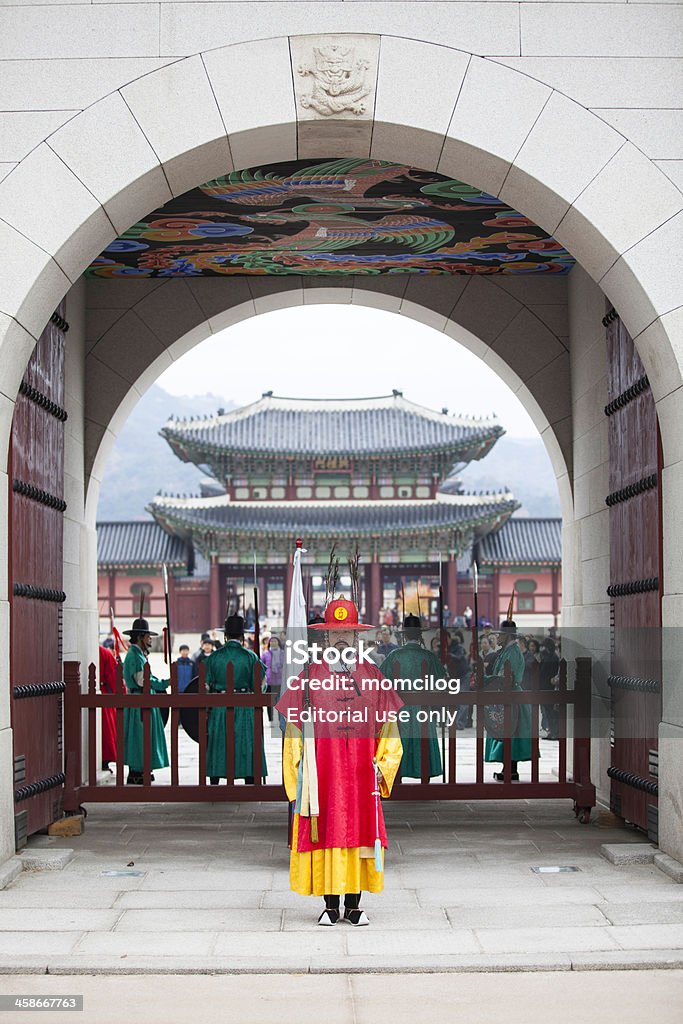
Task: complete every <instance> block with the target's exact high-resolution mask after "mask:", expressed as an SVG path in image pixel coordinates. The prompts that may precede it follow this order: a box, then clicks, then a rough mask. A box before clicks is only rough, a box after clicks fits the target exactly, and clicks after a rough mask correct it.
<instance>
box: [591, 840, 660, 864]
mask: <svg viewBox="0 0 683 1024" xmlns="http://www.w3.org/2000/svg"><path fill="white" fill-rule="evenodd" d="M600 853H601V854H602V856H603V857H604V858H605V859H606V860H608V861H609V862H610V863H611V864H619V865H630V864H652V863H653V861H654V859H655V853H656V847H655V846H653V845H652V843H603V844H602V845H601V847H600Z"/></svg>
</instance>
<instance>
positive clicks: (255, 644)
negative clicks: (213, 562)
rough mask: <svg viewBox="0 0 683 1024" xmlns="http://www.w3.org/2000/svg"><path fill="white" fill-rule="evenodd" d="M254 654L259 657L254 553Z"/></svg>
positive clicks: (259, 635) (259, 641) (259, 639)
mask: <svg viewBox="0 0 683 1024" xmlns="http://www.w3.org/2000/svg"><path fill="white" fill-rule="evenodd" d="M254 654H255V655H256V657H257V658H260V657H261V627H260V626H259V620H258V583H257V582H256V552H255V551H254Z"/></svg>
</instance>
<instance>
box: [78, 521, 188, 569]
mask: <svg viewBox="0 0 683 1024" xmlns="http://www.w3.org/2000/svg"><path fill="white" fill-rule="evenodd" d="M97 562H98V565H99V566H100V568H107V567H110V568H124V567H125V568H127V567H130V566H140V567H141V568H142V567H147V566H157V565H162V564H163V563H164V562H165V563H166V565H168V566H184V565H185V564H186V563H187V549H186V544H185V541H184V540H182V539H181V538H180V537H174V536H171V535H170V534H168V533H166V531H165V530H163V529H162V528H161V527H160V526H159V524H158V523H155V522H153V521H149V520H148V521H144V520H143V521H142V522H121V523H98V524H97Z"/></svg>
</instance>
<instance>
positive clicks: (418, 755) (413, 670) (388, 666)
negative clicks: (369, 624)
mask: <svg viewBox="0 0 683 1024" xmlns="http://www.w3.org/2000/svg"><path fill="white" fill-rule="evenodd" d="M403 639H404V643H403V646H402V647H400V648H399V649H398V650H397V651H392V652H391V653H390V654H388V655H387V657H386V658H385V659H384V661H383V662H382V664H381V665H380V669H379V670H380V672H381V673H382V675H383V676H384V678H385V679H393V680H394V682H396V680H398V679H400V680H402V683H401V688H400V690H399V693H400V694H402V695H403V699H404V700H405V701H406V704H405V707H404V708H403V709H402V710H403V711H404V712H405V711H407V712H408V713H409V715H410V719H409V721H407V722H402V721H400V720H399V732H400V733H401V743H402V744H403V760H402V761H401V778H403V779H420V778H422V743H421V735H422V730H423V729H424V728H425V724H424V723H422V724H421V723H420V722H419V721H418V720H417V713H418V711H419V710H420V707H419V706H418V705H417V704H412V703H410V702H409V701H410V698H406V696H405V695H406V694H408V693H410V692H411V691H414V692H416V693H417V692H418V688H417V686H416V682H417V681H418V680H423V679H424V677H425V675H427V676H431V677H432V678H433V679H447V678H448V672H447V671H446V669H445V668H444V666H443V665H442V664H441V662H440V661H439V659H438V658H437V656H436V654H434V652H433V651H428V650H427V649H426V648H425V647H424V646H423V641H422V622H421V620H420V618H419V617H418V616H417V615H406V616H405V618H404V620H403ZM423 686H424V684H423V683H420V687H421V688H422V687H423ZM426 710H428V711H432V710H437V709H436V705H435V704H429V705H427V706H426ZM426 728H427V730H428V732H427V736H428V739H429V777H430V778H432V777H433V776H435V775H441V774H442V772H443V763H442V760H441V751H440V749H439V739H438V734H437V727H436V722H434V721H433V720H431V719H430V721H428V722H427V723H426Z"/></svg>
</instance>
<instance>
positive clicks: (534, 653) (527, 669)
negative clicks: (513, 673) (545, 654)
mask: <svg viewBox="0 0 683 1024" xmlns="http://www.w3.org/2000/svg"><path fill="white" fill-rule="evenodd" d="M522 653H523V656H524V681H523V686H524V689H525V690H532V689H533V687H534V675H535V673H536V672H538V668H537V666H538V663H539V662H540V660H541V655H540V648H539V644H538V640H537V639H536V637H534V636H530V637H529V638H528V640H527V641H526V651H523V652H522Z"/></svg>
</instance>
